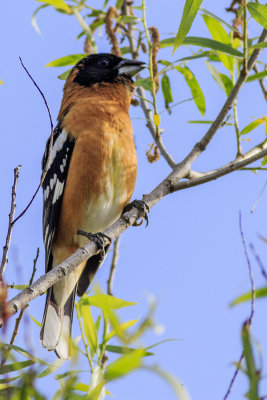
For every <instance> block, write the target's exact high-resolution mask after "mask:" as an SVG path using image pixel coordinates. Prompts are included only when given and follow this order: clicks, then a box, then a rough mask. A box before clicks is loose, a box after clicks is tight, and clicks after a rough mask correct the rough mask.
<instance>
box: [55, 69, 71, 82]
mask: <svg viewBox="0 0 267 400" xmlns="http://www.w3.org/2000/svg"><path fill="white" fill-rule="evenodd" d="M71 71H72V68H70V69H68V70H67V71H65V72H63V73H62V74H60V75H58V79H61V80H62V81H65V80H67V79H68V77H69V74H70V73H71Z"/></svg>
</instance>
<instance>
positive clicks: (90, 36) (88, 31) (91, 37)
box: [73, 8, 97, 52]
mask: <svg viewBox="0 0 267 400" xmlns="http://www.w3.org/2000/svg"><path fill="white" fill-rule="evenodd" d="M73 13H74V15H75V16H76V18H77V20H78V22H79V24H80V26H81V28H82V29H83V30H84V32H85V34H86V36H87V37H88V39H89V40H90V42H91V44H92V49H93V50H94V51H95V52H96V51H97V47H96V42H95V38H94V35H93V34H92V31H91V29H90V27H89V26H88V24H87V23H86V21H85V20H84V19H83V17H82V16H81V14H80V13H79V11H78V9H77V8H73Z"/></svg>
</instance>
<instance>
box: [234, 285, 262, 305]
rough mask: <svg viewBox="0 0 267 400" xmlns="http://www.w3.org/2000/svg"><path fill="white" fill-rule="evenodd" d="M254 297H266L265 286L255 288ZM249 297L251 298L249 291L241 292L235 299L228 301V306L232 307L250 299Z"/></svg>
mask: <svg viewBox="0 0 267 400" xmlns="http://www.w3.org/2000/svg"><path fill="white" fill-rule="evenodd" d="M255 297H256V299H260V298H261V297H267V287H262V288H259V289H256V290H255ZM251 298H252V294H251V292H247V293H245V294H242V295H241V296H239V297H237V299H235V300H233V301H232V302H231V303H230V307H234V306H236V305H237V304H240V303H245V302H246V301H251Z"/></svg>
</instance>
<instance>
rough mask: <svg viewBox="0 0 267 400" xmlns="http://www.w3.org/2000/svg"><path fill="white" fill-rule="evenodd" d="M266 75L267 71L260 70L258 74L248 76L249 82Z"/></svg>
mask: <svg viewBox="0 0 267 400" xmlns="http://www.w3.org/2000/svg"><path fill="white" fill-rule="evenodd" d="M265 76H267V71H262V72H258V73H257V74H253V75H250V76H249V77H248V78H247V82H253V81H256V80H257V79H262V78H265Z"/></svg>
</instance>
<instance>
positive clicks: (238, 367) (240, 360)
mask: <svg viewBox="0 0 267 400" xmlns="http://www.w3.org/2000/svg"><path fill="white" fill-rule="evenodd" d="M243 358H244V352H242V354H241V356H240V358H239V361H238V363H237V367H236V369H235V372H234V375H233V377H232V379H231V382H230V385H229V387H228V389H227V392H226V393H225V396H224V398H223V400H227V398H228V397H229V395H230V393H231V390H232V388H233V385H234V383H235V380H236V377H237V374H238V372H239V370H240V365H241V363H242V361H243Z"/></svg>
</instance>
